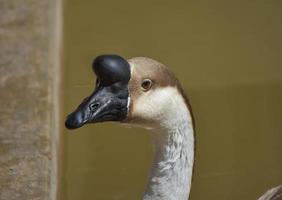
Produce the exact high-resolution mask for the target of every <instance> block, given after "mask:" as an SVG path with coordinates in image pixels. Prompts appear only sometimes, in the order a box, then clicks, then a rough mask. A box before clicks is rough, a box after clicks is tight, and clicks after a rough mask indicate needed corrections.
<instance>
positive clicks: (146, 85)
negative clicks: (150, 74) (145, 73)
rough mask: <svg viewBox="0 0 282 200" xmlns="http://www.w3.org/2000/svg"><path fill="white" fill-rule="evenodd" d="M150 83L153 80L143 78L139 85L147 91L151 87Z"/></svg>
mask: <svg viewBox="0 0 282 200" xmlns="http://www.w3.org/2000/svg"><path fill="white" fill-rule="evenodd" d="M152 84H153V82H152V81H151V80H150V79H144V80H143V81H142V84H141V86H142V89H143V90H144V91H147V90H149V89H150V88H151V87H152Z"/></svg>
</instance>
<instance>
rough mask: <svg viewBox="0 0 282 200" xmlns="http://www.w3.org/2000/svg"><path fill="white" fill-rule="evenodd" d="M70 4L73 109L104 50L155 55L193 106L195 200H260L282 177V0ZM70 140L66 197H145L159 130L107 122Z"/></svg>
mask: <svg viewBox="0 0 282 200" xmlns="http://www.w3.org/2000/svg"><path fill="white" fill-rule="evenodd" d="M64 3H65V6H64V12H65V13H64V16H65V18H64V91H63V92H64V115H66V114H67V113H69V112H71V111H72V110H73V109H74V108H75V107H76V106H77V105H78V104H79V103H80V101H81V100H82V99H83V98H84V97H85V96H87V95H89V94H90V92H91V91H92V90H93V87H94V78H95V77H94V75H93V73H92V70H91V62H92V59H93V58H94V57H96V56H97V55H100V54H105V53H107V54H108V53H115V54H119V55H122V56H123V57H125V58H131V57H134V56H148V57H151V58H154V59H156V60H159V61H161V62H162V63H164V64H166V65H168V66H169V67H170V68H171V70H172V71H173V72H174V73H175V74H176V76H177V77H178V78H179V79H180V81H181V83H182V84H183V86H184V88H185V90H186V92H187V93H188V96H189V97H190V100H191V103H192V107H193V110H194V113H195V118H196V130H197V134H196V135H197V152H196V153H197V154H196V168H195V173H194V180H193V184H192V196H191V199H192V200H203V199H216V200H233V199H234V200H235V199H236V200H238V199H240V200H250V199H256V198H257V197H258V196H259V195H261V194H262V193H263V192H264V191H265V190H266V189H268V188H270V187H273V186H275V185H278V184H282V156H281V152H282V145H281V144H282V143H281V141H282V123H281V121H282V56H281V54H282V39H281V36H282V25H281V24H282V12H281V10H282V1H274V0H270V1H263V0H259V1H245V0H244V1H242V0H241V1H149V0H145V1H129V0H122V1H97V0H80V1H75V0H65V2H64ZM63 139H64V156H63V168H62V189H61V190H62V194H61V196H62V198H61V199H63V200H78V199H82V200H138V199H141V195H142V192H143V189H144V187H145V184H146V178H147V174H148V171H149V168H150V162H151V159H152V147H151V143H150V133H148V132H147V131H145V130H142V129H135V128H134V129H128V128H125V127H122V126H119V125H118V124H110V123H107V124H106V123H104V124H98V125H88V126H85V127H83V128H81V129H78V130H75V131H68V130H64V132H63Z"/></svg>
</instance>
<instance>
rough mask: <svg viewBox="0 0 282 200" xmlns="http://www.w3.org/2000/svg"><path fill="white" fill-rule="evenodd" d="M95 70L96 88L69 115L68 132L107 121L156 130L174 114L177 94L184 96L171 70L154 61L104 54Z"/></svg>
mask: <svg viewBox="0 0 282 200" xmlns="http://www.w3.org/2000/svg"><path fill="white" fill-rule="evenodd" d="M92 69H93V71H94V73H95V75H96V77H97V79H96V85H95V89H94V91H93V92H92V94H90V96H88V97H86V98H85V99H84V100H83V101H82V102H81V104H80V105H79V106H78V107H77V109H76V110H75V111H74V112H72V113H71V114H70V115H68V117H67V119H66V122H65V125H66V127H67V128H68V129H75V128H79V127H81V126H83V125H85V124H89V123H97V122H106V121H119V122H123V123H128V124H135V125H139V126H142V127H145V128H154V127H155V126H158V125H159V124H160V123H161V122H162V121H163V120H164V118H166V117H167V116H168V115H169V114H170V112H171V111H172V110H171V109H172V108H171V106H170V104H171V102H172V101H173V98H174V97H175V95H180V96H182V95H183V94H182V92H181V91H182V90H181V87H180V85H179V83H178V81H177V79H176V78H175V77H174V75H173V74H172V73H170V72H169V70H168V69H167V67H166V66H164V65H163V64H161V63H159V62H157V61H155V60H153V59H150V58H145V57H137V58H132V59H129V60H125V59H124V58H122V57H120V56H118V55H102V56H98V57H97V58H96V59H95V60H94V62H93V65H92ZM184 99H185V96H184Z"/></svg>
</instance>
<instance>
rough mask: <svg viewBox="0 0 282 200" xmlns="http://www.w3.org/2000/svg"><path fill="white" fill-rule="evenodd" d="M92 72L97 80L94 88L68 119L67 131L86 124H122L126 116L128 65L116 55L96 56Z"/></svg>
mask: <svg viewBox="0 0 282 200" xmlns="http://www.w3.org/2000/svg"><path fill="white" fill-rule="evenodd" d="M93 70H94V72H95V73H96V75H97V77H98V81H97V82H98V83H97V85H96V88H95V90H94V92H93V93H92V94H91V95H90V96H89V97H87V98H85V99H84V100H83V101H82V102H81V104H80V105H79V106H78V107H77V109H76V110H75V111H74V112H72V113H71V114H69V115H68V116H67V119H66V122H65V126H66V127H67V128H68V129H75V128H79V127H81V126H83V125H84V124H87V123H96V122H105V121H123V120H125V119H126V117H127V111H128V108H127V106H128V96H129V93H128V82H129V79H130V68H129V63H128V62H127V61H126V60H124V59H123V58H121V57H120V56H116V55H105V56H99V57H97V58H96V59H95V60H94V63H93Z"/></svg>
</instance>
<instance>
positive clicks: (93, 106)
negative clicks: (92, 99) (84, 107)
mask: <svg viewBox="0 0 282 200" xmlns="http://www.w3.org/2000/svg"><path fill="white" fill-rule="evenodd" d="M98 106H99V103H98V102H96V103H91V104H90V105H89V108H90V110H91V111H94V110H96V109H97V108H98Z"/></svg>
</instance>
